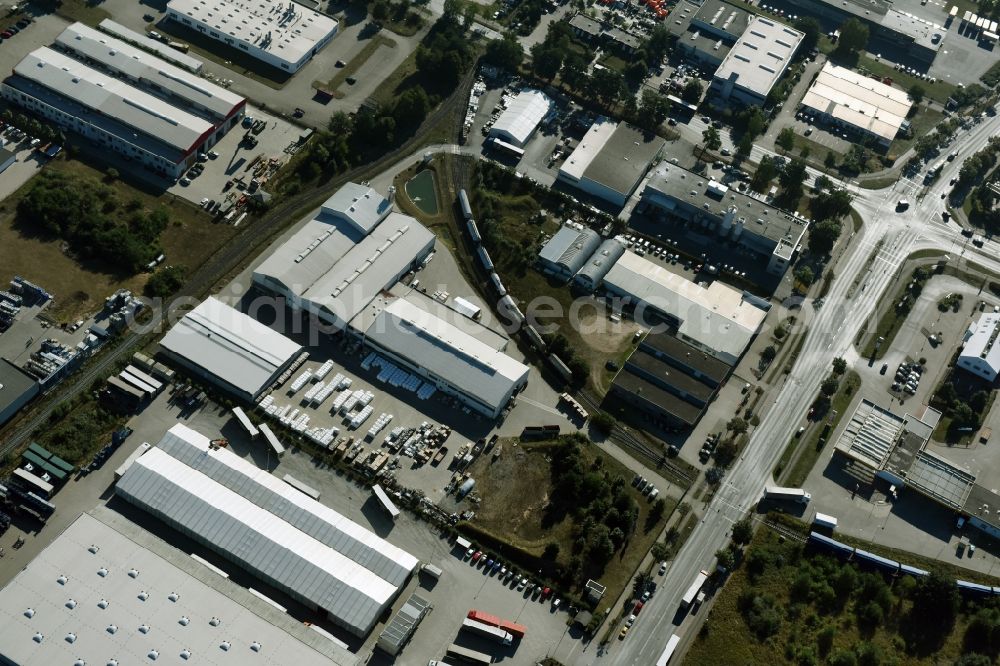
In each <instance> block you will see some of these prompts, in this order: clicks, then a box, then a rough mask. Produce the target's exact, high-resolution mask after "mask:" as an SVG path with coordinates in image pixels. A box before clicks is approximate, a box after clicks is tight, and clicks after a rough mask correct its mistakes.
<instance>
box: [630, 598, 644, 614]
mask: <svg viewBox="0 0 1000 666" xmlns="http://www.w3.org/2000/svg"><path fill="white" fill-rule="evenodd" d="M643 606H645V604H644V603H642V602H641V601H637V602H635V608H633V609H632V615H638V614H639V611H641V610H642V607H643Z"/></svg>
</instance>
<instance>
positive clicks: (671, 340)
mask: <svg viewBox="0 0 1000 666" xmlns="http://www.w3.org/2000/svg"><path fill="white" fill-rule="evenodd" d="M730 370H731V366H730V365H729V364H727V363H725V362H723V361H720V360H719V359H717V358H715V357H714V356H712V355H710V354H707V353H705V352H704V351H702V350H700V349H697V348H696V347H693V346H691V345H689V344H688V343H686V342H684V341H683V340H681V339H680V338H677V337H675V336H674V335H671V334H670V333H651V334H649V335H647V336H646V337H644V338H643V340H642V341H641V342H640V343H639V346H638V347H637V348H636V350H635V351H634V352H633V353H632V355H631V356H629V358H628V359H627V360H626V361H625V364H624V365H623V366H622V369H621V370H620V371H619V372H618V374H617V375H615V378H614V380H613V381H612V383H611V389H610V393H611V394H612V395H613V396H615V397H616V398H618V399H619V400H621V401H623V402H625V403H627V404H629V405H631V406H633V407H636V408H638V409H639V410H641V411H642V413H643V415H644V416H645V417H646V418H647V419H649V420H651V421H653V422H654V423H655V424H656V425H657V426H658V427H661V428H664V429H667V430H685V429H688V428H691V427H692V426H694V425H695V424H696V423H697V422H698V419H699V418H701V415H702V414H703V413H704V411H705V409H706V408H707V407H708V405H709V403H710V402H711V401H712V400H713V399H714V397H715V394H716V392H717V391H718V388H719V386H720V385H721V384H722V382H723V381H725V379H726V377H727V376H729V372H730Z"/></svg>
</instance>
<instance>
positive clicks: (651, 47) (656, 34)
mask: <svg viewBox="0 0 1000 666" xmlns="http://www.w3.org/2000/svg"><path fill="white" fill-rule="evenodd" d="M671 40H672V37H671V35H670V31H669V30H667V26H665V25H664V24H662V23H657V24H656V26H655V27H654V28H653V30H652V31H651V32H650V33H649V38H648V39H646V43H645V45H644V47H643V48H644V50H645V51H646V54H647V55H648V56H649V61H650V62H652V63H659V62H660V61H662V60H663V59H664V58H665V57H666V56H667V54H668V53H669V52H670V42H671Z"/></svg>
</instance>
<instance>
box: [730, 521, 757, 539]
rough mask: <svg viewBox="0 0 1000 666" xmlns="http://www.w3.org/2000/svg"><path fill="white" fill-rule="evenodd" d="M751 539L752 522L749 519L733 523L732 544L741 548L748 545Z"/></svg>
mask: <svg viewBox="0 0 1000 666" xmlns="http://www.w3.org/2000/svg"><path fill="white" fill-rule="evenodd" d="M751 539H753V522H752V521H751V520H750V519H749V518H743V519H742V520H738V521H736V522H735V523H733V543H736V544H739V545H741V546H743V545H746V544H748V543H750V540H751Z"/></svg>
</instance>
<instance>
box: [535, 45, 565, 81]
mask: <svg viewBox="0 0 1000 666" xmlns="http://www.w3.org/2000/svg"><path fill="white" fill-rule="evenodd" d="M562 62H563V51H562V49H560V48H558V47H552V46H549V45H547V44H545V43H544V42H539V43H538V44H535V45H534V46H532V47H531V69H532V71H533V72H534V73H535V75H536V76H538V78H540V79H544V80H546V81H551V80H552V79H554V78H556V74H558V73H559V68H560V67H562Z"/></svg>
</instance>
